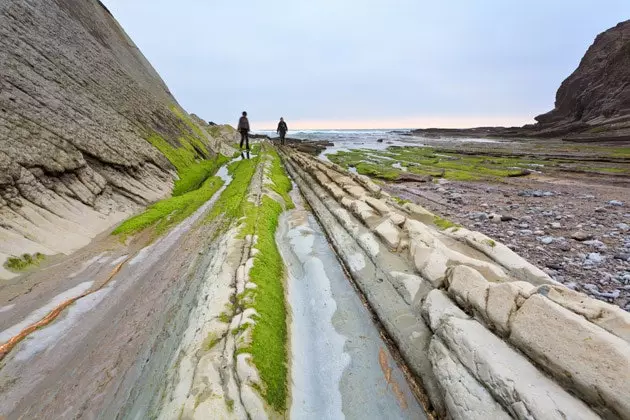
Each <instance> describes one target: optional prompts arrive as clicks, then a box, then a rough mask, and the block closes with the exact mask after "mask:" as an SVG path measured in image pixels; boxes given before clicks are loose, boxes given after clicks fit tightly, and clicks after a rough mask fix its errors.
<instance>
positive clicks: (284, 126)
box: [276, 121, 289, 134]
mask: <svg viewBox="0 0 630 420" xmlns="http://www.w3.org/2000/svg"><path fill="white" fill-rule="evenodd" d="M287 131H289V128H288V127H287V123H285V122H284V121H280V122H279V123H278V129H277V130H276V132H277V133H282V134H285V133H286V132H287Z"/></svg>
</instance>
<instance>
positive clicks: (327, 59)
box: [102, 0, 630, 130]
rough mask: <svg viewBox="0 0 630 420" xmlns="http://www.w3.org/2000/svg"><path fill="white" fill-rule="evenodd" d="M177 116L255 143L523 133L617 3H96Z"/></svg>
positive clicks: (609, 22)
mask: <svg viewBox="0 0 630 420" xmlns="http://www.w3.org/2000/svg"><path fill="white" fill-rule="evenodd" d="M102 1H103V3H104V4H105V5H106V6H107V7H108V9H109V10H110V11H111V12H112V14H113V15H114V16H115V17H116V19H117V20H118V21H119V22H120V24H121V25H122V26H123V28H124V29H125V31H126V32H127V33H128V34H129V36H130V37H131V38H132V39H133V40H134V42H135V43H136V45H138V47H139V48H140V50H141V51H142V52H143V53H144V55H145V56H146V57H147V58H148V59H149V61H150V62H151V63H152V65H153V66H154V67H155V68H156V70H157V71H158V72H159V73H160V75H161V76H162V78H163V79H164V81H165V82H166V84H167V85H168V86H169V89H170V90H171V92H172V93H173V95H174V96H175V98H176V99H177V100H178V102H179V103H180V104H181V105H182V106H183V107H184V108H185V109H186V110H187V111H188V112H191V113H195V114H197V115H199V116H200V117H202V118H203V119H205V120H208V121H213V122H216V123H230V124H236V122H237V121H238V117H239V116H240V114H241V112H242V111H247V112H248V114H249V119H250V124H251V125H252V129H253V130H262V129H269V128H273V127H275V126H276V125H277V121H278V119H279V118H280V117H281V116H282V117H284V118H285V120H286V121H287V123H288V125H289V129H298V128H299V129H307V128H314V129H317V128H320V129H321V128H348V129H350V128H427V127H473V126H486V125H501V126H512V125H523V124H527V123H532V122H534V121H533V117H534V116H536V115H538V114H542V113H544V112H547V111H549V110H551V109H552V108H553V103H554V99H555V93H556V90H557V89H558V87H559V86H560V83H561V82H562V80H564V79H565V78H566V77H567V76H568V75H569V74H571V72H573V70H575V68H576V67H577V65H578V64H579V61H580V59H581V58H582V56H583V55H584V53H585V52H586V49H587V48H588V47H589V45H591V44H592V42H593V40H594V39H595V36H596V35H597V34H598V33H600V32H602V31H604V30H606V29H608V28H610V27H612V26H614V25H616V24H617V23H618V22H620V21H623V20H627V19H629V18H630V1H628V0H552V1H550V0H529V1H524V0H511V1H506V0H475V1H471V0H441V1H436V0H432V1H427V0H316V1H314V0H266V1H254V0H241V1H228V0H224V1H218V0H210V1H208V0H178V1H173V0H102Z"/></svg>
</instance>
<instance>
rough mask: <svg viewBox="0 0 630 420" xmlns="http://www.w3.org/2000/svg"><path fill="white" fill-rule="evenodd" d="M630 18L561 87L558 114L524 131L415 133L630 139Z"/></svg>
mask: <svg viewBox="0 0 630 420" xmlns="http://www.w3.org/2000/svg"><path fill="white" fill-rule="evenodd" d="M628 69H630V20H627V21H624V22H621V23H619V24H618V25H617V26H615V27H613V28H610V29H608V30H607V31H605V32H603V33H601V34H599V35H598V36H597V37H596V38H595V41H594V42H593V44H592V45H591V46H590V47H589V49H588V50H587V51H586V54H585V55H584V57H583V58H582V60H581V62H580V64H579V66H578V68H577V69H576V70H575V71H574V72H573V73H572V74H571V75H570V76H569V77H568V78H567V79H566V80H565V81H564V82H562V84H561V85H560V88H559V89H558V92H557V93H556V101H555V107H554V109H553V110H551V111H549V112H547V113H545V114H542V115H539V116H537V117H535V120H536V121H537V123H536V124H530V125H525V126H523V127H509V128H505V127H478V128H472V129H462V130H459V129H434V128H430V129H422V130H415V131H414V134H418V135H431V136H435V135H437V136H442V135H444V136H475V137H479V136H482V137H562V138H564V139H566V140H572V141H583V142H589V141H601V142H610V141H624V142H628V141H630V72H629V71H628Z"/></svg>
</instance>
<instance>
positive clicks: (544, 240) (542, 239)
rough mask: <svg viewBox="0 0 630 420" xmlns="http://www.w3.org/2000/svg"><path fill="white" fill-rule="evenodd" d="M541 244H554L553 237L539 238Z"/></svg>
mask: <svg viewBox="0 0 630 420" xmlns="http://www.w3.org/2000/svg"><path fill="white" fill-rule="evenodd" d="M539 240H540V242H542V243H543V244H545V245H549V244H551V243H553V241H554V238H553V236H544V237H542V238H539Z"/></svg>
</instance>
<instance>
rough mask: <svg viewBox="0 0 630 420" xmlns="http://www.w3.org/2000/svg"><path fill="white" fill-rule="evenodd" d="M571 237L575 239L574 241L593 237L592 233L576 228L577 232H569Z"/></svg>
mask: <svg viewBox="0 0 630 420" xmlns="http://www.w3.org/2000/svg"><path fill="white" fill-rule="evenodd" d="M571 239H575V240H576V241H580V242H583V241H588V240H589V239H593V235H592V234H590V233H586V232H584V231H582V230H578V231H577V232H573V233H572V234H571Z"/></svg>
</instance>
